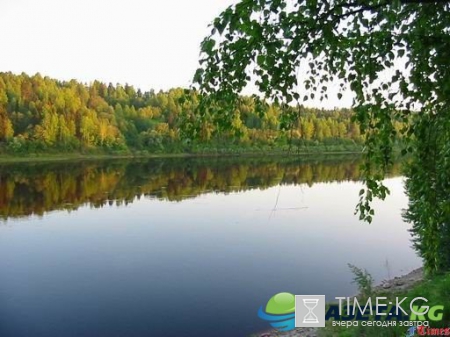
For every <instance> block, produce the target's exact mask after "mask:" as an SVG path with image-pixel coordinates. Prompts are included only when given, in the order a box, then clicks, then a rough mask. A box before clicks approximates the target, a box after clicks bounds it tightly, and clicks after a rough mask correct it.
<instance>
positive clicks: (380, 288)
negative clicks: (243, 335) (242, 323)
mask: <svg viewBox="0 0 450 337" xmlns="http://www.w3.org/2000/svg"><path fill="white" fill-rule="evenodd" d="M423 279H424V273H423V267H420V268H417V269H414V270H412V271H410V272H409V273H407V274H404V275H401V276H396V277H394V278H392V279H389V280H383V281H381V283H380V284H378V285H376V286H375V287H374V290H373V291H374V293H375V294H376V293H381V292H389V293H393V292H397V291H400V292H403V291H407V290H409V289H411V288H412V287H414V286H415V285H416V284H418V283H419V282H421V281H422V280H423ZM320 329H321V328H296V329H294V330H292V331H286V332H278V331H276V330H275V329H271V330H266V331H262V332H257V333H254V334H252V335H250V336H249V337H317V336H319V335H320V333H319V331H320Z"/></svg>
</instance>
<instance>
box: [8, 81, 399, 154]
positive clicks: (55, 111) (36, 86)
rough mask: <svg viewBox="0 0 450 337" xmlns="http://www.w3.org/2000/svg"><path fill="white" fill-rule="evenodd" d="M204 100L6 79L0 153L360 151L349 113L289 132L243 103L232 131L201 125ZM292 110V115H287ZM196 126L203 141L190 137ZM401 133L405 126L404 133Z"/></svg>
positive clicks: (302, 118)
mask: <svg viewBox="0 0 450 337" xmlns="http://www.w3.org/2000/svg"><path fill="white" fill-rule="evenodd" d="M198 104H199V94H198V93H197V92H196V91H192V90H184V89H181V88H176V89H171V90H168V91H160V92H155V91H153V90H150V91H146V92H142V91H141V90H139V89H136V88H134V87H133V86H130V85H120V84H116V85H113V84H111V83H110V84H105V83H102V82H99V81H94V82H93V83H91V84H84V83H80V82H78V81H75V80H71V81H58V80H55V79H51V78H49V77H43V76H41V75H40V74H36V75H34V76H28V75H27V74H24V73H22V74H20V75H15V74H12V73H0V146H1V148H2V150H3V152H10V153H15V154H20V153H25V154H26V153H33V152H45V151H50V150H54V151H60V152H71V151H79V150H90V149H91V150H92V149H98V150H108V151H129V150H141V151H151V152H155V151H156V152H187V151H193V150H195V149H196V148H204V149H207V148H208V146H210V147H225V148H226V147H230V146H236V147H251V146H267V147H271V146H272V147H273V146H295V147H300V146H314V145H321V144H322V145H323V144H325V145H327V144H328V145H332V144H350V145H355V144H361V143H362V141H363V140H364V135H362V134H361V132H360V129H359V126H358V125H357V123H356V122H354V121H352V118H351V115H352V112H351V111H350V110H348V109H340V110H337V109H335V110H323V109H311V108H306V107H303V106H300V107H298V108H295V109H296V113H297V114H298V118H296V120H295V122H294V123H293V124H292V125H290V127H289V129H286V128H284V127H283V125H282V124H283V121H282V118H281V117H282V116H283V112H284V111H282V108H281V107H280V106H278V105H276V104H267V105H266V106H265V107H264V108H263V109H262V110H261V109H258V107H257V104H256V102H255V100H254V99H253V98H251V97H242V98H241V99H240V101H239V104H238V106H237V107H236V111H234V113H233V120H232V128H231V129H227V130H221V129H220V128H219V126H218V123H214V121H213V120H210V119H208V118H200V117H199V116H198V112H197V110H198V109H197V108H198ZM289 109H294V108H289ZM192 120H195V121H196V123H197V128H198V132H197V137H192V136H191V134H190V133H189V130H188V128H189V125H191V124H192V123H190V122H192ZM399 127H400V126H399Z"/></svg>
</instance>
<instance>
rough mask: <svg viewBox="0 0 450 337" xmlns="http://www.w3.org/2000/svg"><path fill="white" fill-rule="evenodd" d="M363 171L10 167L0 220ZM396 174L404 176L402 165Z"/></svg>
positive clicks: (289, 161)
mask: <svg viewBox="0 0 450 337" xmlns="http://www.w3.org/2000/svg"><path fill="white" fill-rule="evenodd" d="M359 166H360V159H358V158H355V157H348V156H334V157H325V158H316V159H314V160H311V159H308V158H306V159H299V158H292V157H291V158H289V157H288V158H276V159H274V158H267V159H261V158H246V159H242V158H241V159H240V158H225V159H186V158H184V159H164V160H162V159H160V160H156V159H146V160H133V161H130V160H109V161H101V162H92V161H85V162H79V163H73V162H63V163H35V164H23V163H22V164H15V165H12V164H8V165H1V166H0V217H1V218H3V219H8V218H15V217H23V216H29V215H34V214H35V215H43V214H44V213H46V212H48V211H52V210H76V209H78V208H79V207H80V206H82V205H84V204H89V205H91V206H93V207H102V206H104V205H107V204H109V205H114V204H116V205H121V204H127V203H130V202H133V200H135V199H136V197H141V196H146V197H151V198H157V199H160V200H170V201H181V200H184V199H187V198H192V197H196V196H199V195H201V194H203V193H207V192H212V191H213V192H216V193H228V192H237V191H245V190H249V189H256V188H258V189H267V188H269V187H272V186H275V185H277V184H286V185H297V184H307V185H309V186H312V185H313V184H314V183H317V182H332V181H356V180H359V179H360V175H361V172H360V170H359ZM391 174H392V175H393V176H395V175H399V165H394V167H393V169H392V173H391Z"/></svg>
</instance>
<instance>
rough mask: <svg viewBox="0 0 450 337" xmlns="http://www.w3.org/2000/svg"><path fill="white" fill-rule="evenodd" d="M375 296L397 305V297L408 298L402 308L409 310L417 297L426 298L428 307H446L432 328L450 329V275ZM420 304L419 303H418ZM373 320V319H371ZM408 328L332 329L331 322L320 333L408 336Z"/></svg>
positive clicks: (354, 336) (336, 336)
mask: <svg viewBox="0 0 450 337" xmlns="http://www.w3.org/2000/svg"><path fill="white" fill-rule="evenodd" d="M375 296H386V297H387V298H388V301H392V302H393V303H395V297H399V298H403V297H407V300H405V301H404V302H403V303H402V307H403V308H405V310H407V311H409V310H408V309H406V308H409V305H410V303H411V300H412V299H414V298H417V297H424V298H426V299H427V300H428V303H426V305H428V306H430V307H432V306H435V305H442V306H444V313H443V319H442V320H440V321H430V327H432V328H448V327H450V273H448V274H445V275H438V276H433V277H429V278H426V279H425V280H423V281H421V282H419V283H418V284H416V285H414V286H413V287H412V288H411V289H408V290H404V291H385V292H383V291H381V292H379V293H376V294H373V295H372V296H371V297H372V299H374V297H375ZM417 303H419V302H417ZM370 320H371V319H370ZM407 330H408V328H407V327H404V326H396V327H375V326H374V327H362V326H358V327H350V328H346V327H338V326H336V327H332V323H331V322H327V326H326V327H325V328H324V329H321V330H319V331H318V335H319V336H333V337H359V336H366V337H372V336H373V337H379V336H406V332H407Z"/></svg>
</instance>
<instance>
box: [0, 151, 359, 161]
mask: <svg viewBox="0 0 450 337" xmlns="http://www.w3.org/2000/svg"><path fill="white" fill-rule="evenodd" d="M286 155H288V156H292V157H295V156H305V157H309V156H312V155H319V156H328V155H330V156H334V155H354V156H358V155H361V151H357V150H352V151H350V150H349V151H317V150H314V151H302V152H297V151H287V150H271V151H267V150H264V151H263V150H261V151H242V152H236V151H221V152H193V153H142V152H134V153H67V154H28V155H23V156H22V155H21V156H15V155H11V154H0V163H21V162H52V161H79V160H105V159H145V158H148V159H152V158H218V157H261V156H274V157H276V156H286Z"/></svg>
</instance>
